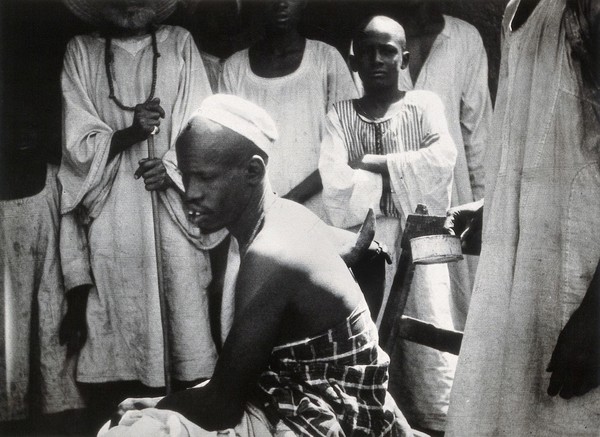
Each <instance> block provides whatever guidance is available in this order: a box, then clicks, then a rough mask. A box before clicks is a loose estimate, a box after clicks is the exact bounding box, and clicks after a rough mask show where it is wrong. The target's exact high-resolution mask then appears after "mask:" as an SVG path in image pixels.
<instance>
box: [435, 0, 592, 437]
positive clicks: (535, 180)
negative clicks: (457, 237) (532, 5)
mask: <svg viewBox="0 0 600 437" xmlns="http://www.w3.org/2000/svg"><path fill="white" fill-rule="evenodd" d="M517 4H518V2H516V1H512V2H511V3H510V4H509V6H508V7H507V9H506V13H505V17H504V23H503V32H504V37H505V38H504V42H503V46H502V63H501V67H500V81H499V87H498V97H497V100H496V112H495V114H494V120H493V128H492V131H491V138H490V143H489V147H488V153H487V156H486V175H487V176H486V193H485V208H484V235H483V248H482V252H481V258H480V261H479V270H478V272H477V278H476V281H475V288H474V291H473V297H472V301H471V308H470V311H469V316H468V318H467V325H466V328H465V337H464V340H463V344H462V350H461V354H460V357H459V363H458V368H457V371H456V378H455V382H454V388H453V391H452V398H451V405H450V413H449V424H448V430H447V433H446V435H449V436H460V437H464V436H491V435H493V436H497V435H507V436H525V435H527V436H551V435H556V436H567V435H572V436H584V435H590V436H591V435H594V436H597V435H598V432H599V430H600V390H599V389H595V390H592V391H591V392H589V393H588V394H586V395H584V396H582V397H576V398H572V399H569V400H565V399H562V398H560V397H558V396H556V397H550V396H548V395H547V394H546V390H547V388H548V382H549V379H550V373H548V372H546V367H547V366H548V363H549V361H550V357H551V355H552V351H553V350H554V346H555V345H556V341H557V338H558V335H559V333H560V331H561V329H562V328H563V327H564V325H565V323H566V322H567V320H568V319H569V317H570V316H571V314H572V313H573V311H574V310H575V309H576V308H577V307H578V306H579V304H580V303H581V300H582V298H583V296H584V295H585V293H586V290H587V287H588V285H589V283H590V281H591V278H592V276H593V274H594V271H595V269H596V266H597V264H598V260H600V238H598V229H599V227H600V195H599V193H600V170H599V166H598V161H599V159H598V145H599V143H598V138H599V134H600V124H599V123H598V120H597V119H595V118H593V114H592V118H591V119H587V120H586V117H585V116H584V112H583V111H582V104H583V103H584V99H583V96H582V89H581V86H582V83H581V78H580V72H579V65H578V63H577V62H576V61H574V60H573V59H572V57H571V48H570V46H569V43H568V41H567V39H566V35H565V30H564V27H563V23H562V16H563V11H564V7H565V0H542V1H541V2H540V3H539V4H538V5H537V7H536V9H535V10H534V11H533V13H532V14H531V15H530V16H529V18H528V20H527V21H526V22H525V23H524V24H523V25H522V26H521V27H520V28H519V29H517V30H516V31H512V30H511V28H510V23H511V21H512V18H513V16H514V14H515V11H516V6H517ZM588 122H589V123H588Z"/></svg>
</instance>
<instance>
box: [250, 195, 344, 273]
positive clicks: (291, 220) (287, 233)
mask: <svg viewBox="0 0 600 437" xmlns="http://www.w3.org/2000/svg"><path fill="white" fill-rule="evenodd" d="M327 232H328V228H327V225H325V223H323V222H322V221H321V220H320V219H319V218H318V217H317V216H316V215H314V214H313V213H312V212H311V211H309V210H308V209H306V208H305V207H304V206H302V205H299V204H297V203H295V202H292V201H289V200H286V199H277V200H276V201H275V202H274V203H273V205H271V206H270V207H269V209H268V210H267V211H266V214H265V223H264V226H263V229H262V230H261V232H260V234H259V236H258V238H257V239H256V241H255V242H254V244H252V246H251V248H250V251H251V252H253V253H255V254H260V255H261V256H264V257H267V258H270V257H276V258H277V259H278V260H279V261H280V262H281V263H282V264H283V265H285V264H286V263H289V262H291V263H292V264H293V262H294V261H298V260H302V259H303V258H304V257H306V256H307V255H309V254H310V253H311V252H314V251H320V252H324V253H325V254H327V255H328V254H329V253H331V256H334V255H336V254H337V253H336V252H335V250H334V248H333V246H332V245H331V242H330V238H329V237H328V234H327Z"/></svg>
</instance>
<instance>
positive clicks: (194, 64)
mask: <svg viewBox="0 0 600 437" xmlns="http://www.w3.org/2000/svg"><path fill="white" fill-rule="evenodd" d="M186 33H187V32H186ZM183 61H184V66H183V68H182V69H181V74H180V77H179V87H178V92H177V98H176V100H175V104H174V105H173V112H172V114H171V117H172V120H173V122H172V128H171V138H170V139H169V150H168V151H167V152H166V153H165V155H164V156H163V163H164V165H165V168H166V170H167V174H168V175H169V177H170V178H171V180H172V181H173V182H174V183H175V185H177V187H178V188H179V189H180V190H181V191H183V190H184V188H183V181H182V179H181V172H180V171H179V169H178V168H177V155H176V153H175V143H176V141H177V137H178V136H179V134H180V133H181V130H182V129H183V128H184V127H185V125H186V124H187V121H188V120H189V118H190V117H191V116H192V114H193V113H194V111H196V110H197V109H198V108H199V107H200V104H201V103H202V101H203V100H204V99H205V98H206V97H208V96H210V95H211V94H212V90H211V88H210V82H209V80H208V76H207V74H206V69H205V68H204V62H203V61H202V57H201V56H200V52H199V51H198V48H197V47H196V44H195V43H194V40H193V38H192V36H191V35H190V34H189V33H187V39H186V42H185V44H184V47H183Z"/></svg>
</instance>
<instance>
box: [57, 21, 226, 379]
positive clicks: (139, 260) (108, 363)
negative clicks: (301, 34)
mask: <svg viewBox="0 0 600 437" xmlns="http://www.w3.org/2000/svg"><path fill="white" fill-rule="evenodd" d="M156 36H157V42H158V51H159V52H160V57H159V58H158V72H157V85H156V92H155V96H156V97H158V98H160V99H161V102H160V104H161V106H162V107H163V108H164V109H165V112H166V114H167V116H166V117H165V118H164V119H162V120H161V130H160V133H158V134H157V135H155V148H156V153H157V156H159V157H160V156H163V155H164V154H165V152H167V151H168V150H169V149H171V150H172V149H173V147H174V143H175V140H176V138H177V135H178V133H179V131H180V129H181V128H182V126H183V125H184V123H185V121H186V120H187V118H188V117H189V116H190V115H191V113H192V112H193V110H194V109H195V108H197V107H198V105H199V104H200V102H201V101H202V99H203V98H204V97H206V96H208V95H210V93H211V91H210V86H209V82H208V79H207V77H206V73H205V70H204V66H203V64H202V60H201V58H200V55H199V53H198V50H197V49H196V47H195V45H194V42H193V40H192V37H191V36H190V34H189V33H188V32H187V31H185V30H184V29H182V28H179V27H171V26H161V27H160V28H159V30H158V31H157V35H156ZM104 49H105V40H104V39H103V38H101V37H99V36H98V35H86V36H78V37H75V38H74V39H73V40H71V42H70V43H69V44H68V46H67V51H66V55H65V61H64V68H63V73H62V79H61V80H62V82H61V83H62V89H63V99H64V101H63V103H64V104H63V123H64V130H63V132H64V135H63V137H64V138H63V160H62V163H61V169H60V173H59V179H60V181H61V183H62V186H63V191H62V205H61V209H62V213H63V214H71V213H74V212H75V211H77V213H78V214H79V215H83V216H85V217H86V219H87V220H88V221H89V230H88V240H89V247H90V263H91V274H92V275H93V280H94V283H95V285H96V288H95V289H93V290H92V292H91V293H90V296H89V300H88V306H87V320H88V327H89V334H88V340H87V342H86V344H85V346H84V348H83V349H82V351H81V353H80V356H79V362H78V373H77V379H78V380H79V381H82V382H89V383H98V382H106V381H114V380H139V381H141V382H143V383H144V384H146V385H149V386H160V385H163V384H164V378H163V344H162V328H161V322H160V311H159V302H158V284H157V271H156V257H155V249H154V237H153V235H154V234H153V218H152V205H151V199H150V194H149V193H148V192H147V191H146V190H145V189H144V184H143V181H142V180H135V179H134V178H133V174H134V172H135V170H136V169H137V167H138V161H139V160H140V159H142V158H145V157H147V153H148V152H147V145H146V142H145V141H144V142H141V143H137V144H134V145H133V146H131V147H129V148H128V149H127V150H125V151H124V152H122V153H120V154H119V155H117V156H116V157H115V158H114V159H113V160H112V161H108V152H109V148H110V142H111V138H112V135H113V134H114V132H115V131H117V130H119V129H123V128H126V127H128V126H129V125H130V124H131V121H132V118H133V112H131V111H124V110H121V109H120V108H118V107H117V105H116V104H115V103H114V102H113V101H112V100H110V99H109V98H108V82H107V77H106V71H105V64H104ZM112 51H113V53H114V64H113V73H112V74H113V81H114V87H115V94H116V95H117V97H119V99H120V100H121V101H122V102H124V103H125V104H126V105H129V106H134V105H135V104H137V103H139V102H141V101H144V100H145V99H146V98H147V96H148V94H149V92H150V88H151V86H150V84H151V80H152V73H151V72H152V47H151V43H150V36H146V37H145V38H142V39H136V38H132V39H127V40H118V39H114V40H113V44H112ZM173 164H174V163H173V162H172V161H171V162H170V163H166V165H167V166H168V167H167V169H168V171H169V173H170V175H171V176H172V177H173V179H174V180H175V181H176V182H179V183H180V178H179V177H178V174H177V171H176V169H175V168H174V166H173ZM159 215H160V224H161V230H162V240H161V244H162V252H163V262H164V274H165V283H166V284H165V288H166V293H167V296H168V299H169V323H170V334H171V335H170V338H171V348H172V351H171V355H172V360H171V361H172V367H173V368H172V375H173V377H174V378H177V379H180V380H185V381H187V380H193V379H196V378H202V377H210V375H211V374H212V369H213V366H214V363H215V359H216V351H215V347H214V344H213V343H212V339H211V335H210V329H209V320H208V308H207V296H206V287H207V285H208V283H209V281H210V279H211V275H210V266H209V258H208V254H207V252H206V251H203V250H198V249H205V248H208V247H211V246H212V245H214V243H215V242H216V241H217V240H218V238H215V236H212V237H213V238H212V239H211V238H208V239H205V238H204V237H203V236H200V235H199V234H198V232H197V230H194V229H193V228H191V226H190V225H189V223H188V222H187V220H186V217H185V213H184V210H183V207H182V202H181V199H180V197H179V195H178V194H177V192H176V191H175V190H173V189H168V190H167V191H166V192H161V193H160V202H159ZM209 240H210V241H209ZM84 276H85V275H84Z"/></svg>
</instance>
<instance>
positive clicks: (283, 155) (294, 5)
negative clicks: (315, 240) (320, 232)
mask: <svg viewBox="0 0 600 437" xmlns="http://www.w3.org/2000/svg"><path fill="white" fill-rule="evenodd" d="M305 3H306V2H305V1H304V0H286V1H268V2H265V5H264V20H265V29H264V30H265V35H264V37H263V38H262V39H261V40H259V41H258V42H256V44H254V45H252V46H251V47H250V48H249V49H245V50H242V51H240V52H237V53H235V54H233V55H232V56H231V57H230V58H229V59H228V60H227V61H226V62H225V65H224V67H223V74H222V76H221V82H220V86H219V91H220V92H222V93H227V94H235V95H237V96H240V97H243V98H245V99H247V100H250V101H251V102H253V103H256V104H257V105H258V106H260V107H262V108H264V109H265V110H266V111H267V112H268V113H269V114H271V115H272V116H273V119H274V120H275V123H276V125H277V129H278V130H279V132H280V138H279V140H278V141H277V143H276V145H275V147H274V148H273V152H272V154H271V163H270V165H269V175H270V178H271V183H272V185H273V189H274V190H275V192H276V193H278V194H279V195H280V196H282V197H284V198H287V199H290V200H294V201H296V202H299V203H303V204H305V206H307V207H308V208H309V209H310V210H311V211H313V212H314V213H316V214H317V215H318V216H319V217H320V218H322V219H323V218H325V215H324V212H323V205H322V200H321V194H320V192H321V189H322V185H321V178H320V176H319V172H318V169H317V167H318V161H319V149H320V145H321V138H322V136H323V132H324V128H325V120H326V114H327V111H329V110H330V109H331V107H332V105H333V104H334V103H335V102H338V101H341V100H345V99H351V98H354V97H356V96H357V93H356V87H355V85H354V83H353V82H352V77H351V76H350V71H349V70H348V67H347V66H346V63H345V62H344V60H343V58H342V56H341V55H340V54H339V52H338V51H337V50H336V49H335V48H334V47H332V46H330V45H328V44H325V43H324V42H321V41H315V40H311V39H307V38H304V37H303V36H301V35H300V34H299V33H298V21H299V20H300V16H301V14H302V10H303V9H304V7H305ZM363 218H364V215H363Z"/></svg>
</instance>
